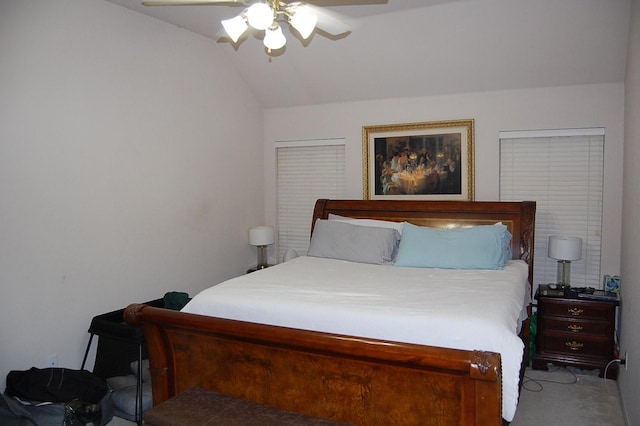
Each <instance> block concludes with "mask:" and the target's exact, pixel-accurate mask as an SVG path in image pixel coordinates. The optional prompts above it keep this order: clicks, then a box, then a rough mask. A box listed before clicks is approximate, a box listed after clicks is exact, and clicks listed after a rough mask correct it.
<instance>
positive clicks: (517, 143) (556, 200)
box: [500, 129, 604, 288]
mask: <svg viewBox="0 0 640 426" xmlns="http://www.w3.org/2000/svg"><path fill="white" fill-rule="evenodd" d="M603 164H604V129H584V130H575V131H567V130H563V131H560V132H558V133H555V134H554V132H518V133H517V134H516V133H515V132H513V133H512V132H501V134H500V200H502V201H522V200H533V201H536V202H537V208H536V239H535V248H534V249H535V262H534V283H533V284H534V287H535V286H537V285H538V284H544V283H555V282H556V281H557V279H556V276H557V260H556V259H552V258H549V257H548V256H547V251H548V248H547V245H548V239H549V236H551V235H568V236H576V237H580V238H582V240H583V241H582V259H581V260H577V261H573V262H572V264H571V285H572V286H573V287H585V286H590V287H595V288H601V279H600V251H601V229H602V207H603V206H602V182H603V173H604V166H603Z"/></svg>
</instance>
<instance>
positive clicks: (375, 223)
mask: <svg viewBox="0 0 640 426" xmlns="http://www.w3.org/2000/svg"><path fill="white" fill-rule="evenodd" d="M329 220H334V221H336V222H344V223H350V224H352V225H359V226H371V227H374V228H391V229H395V230H396V231H398V233H399V234H400V235H402V222H393V221H391V220H380V219H357V218H355V217H347V216H340V215H337V214H333V213H329Z"/></svg>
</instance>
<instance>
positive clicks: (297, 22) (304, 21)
mask: <svg viewBox="0 0 640 426" xmlns="http://www.w3.org/2000/svg"><path fill="white" fill-rule="evenodd" d="M289 22H290V23H291V25H292V26H293V28H295V29H296V30H297V31H298V32H299V33H300V35H301V36H302V38H303V39H305V40H306V39H307V38H309V36H310V35H311V33H312V32H313V30H314V29H315V28H316V24H317V23H318V17H317V16H316V15H315V14H313V13H312V12H311V11H310V10H309V9H307V8H306V7H304V6H300V7H298V8H297V9H296V13H295V14H294V15H293V16H292V17H291V19H290V20H289Z"/></svg>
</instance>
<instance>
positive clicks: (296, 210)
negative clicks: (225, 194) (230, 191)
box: [276, 139, 345, 261]
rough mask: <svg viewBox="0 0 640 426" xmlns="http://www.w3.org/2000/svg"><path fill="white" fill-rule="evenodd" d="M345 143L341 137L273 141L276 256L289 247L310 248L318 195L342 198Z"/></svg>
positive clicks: (282, 254)
mask: <svg viewBox="0 0 640 426" xmlns="http://www.w3.org/2000/svg"><path fill="white" fill-rule="evenodd" d="M344 145H345V141H344V139H328V140H327V139H323V140H311V141H293V142H278V143H276V161H277V166H276V170H277V189H276V192H277V212H276V214H277V227H278V260H280V261H281V260H282V258H283V256H284V253H285V252H286V251H287V250H288V249H293V250H295V251H296V252H298V254H300V255H305V254H306V253H307V251H308V250H309V238H310V235H311V218H312V214H313V208H314V206H315V202H316V200H317V199H318V198H334V199H337V198H344V191H345V189H344V188H345V146H344Z"/></svg>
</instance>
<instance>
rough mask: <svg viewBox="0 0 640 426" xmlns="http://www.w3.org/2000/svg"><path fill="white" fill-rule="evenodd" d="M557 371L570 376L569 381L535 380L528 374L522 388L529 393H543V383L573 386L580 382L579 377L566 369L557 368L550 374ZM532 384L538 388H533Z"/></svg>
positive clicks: (551, 370) (550, 370)
mask: <svg viewBox="0 0 640 426" xmlns="http://www.w3.org/2000/svg"><path fill="white" fill-rule="evenodd" d="M556 371H565V372H567V373H568V374H569V381H560V380H550V379H534V378H531V377H529V376H527V375H526V374H525V375H524V380H523V381H522V388H523V389H525V390H528V391H529V392H542V391H543V390H544V386H543V385H542V383H555V384H559V385H573V384H576V383H577V382H578V376H576V374H575V373H574V372H573V371H571V370H568V369H567V368H565V367H557V368H555V369H549V372H551V373H554V372H556ZM531 383H533V384H535V385H536V386H537V387H535V388H532V387H531V385H530V384H531Z"/></svg>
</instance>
